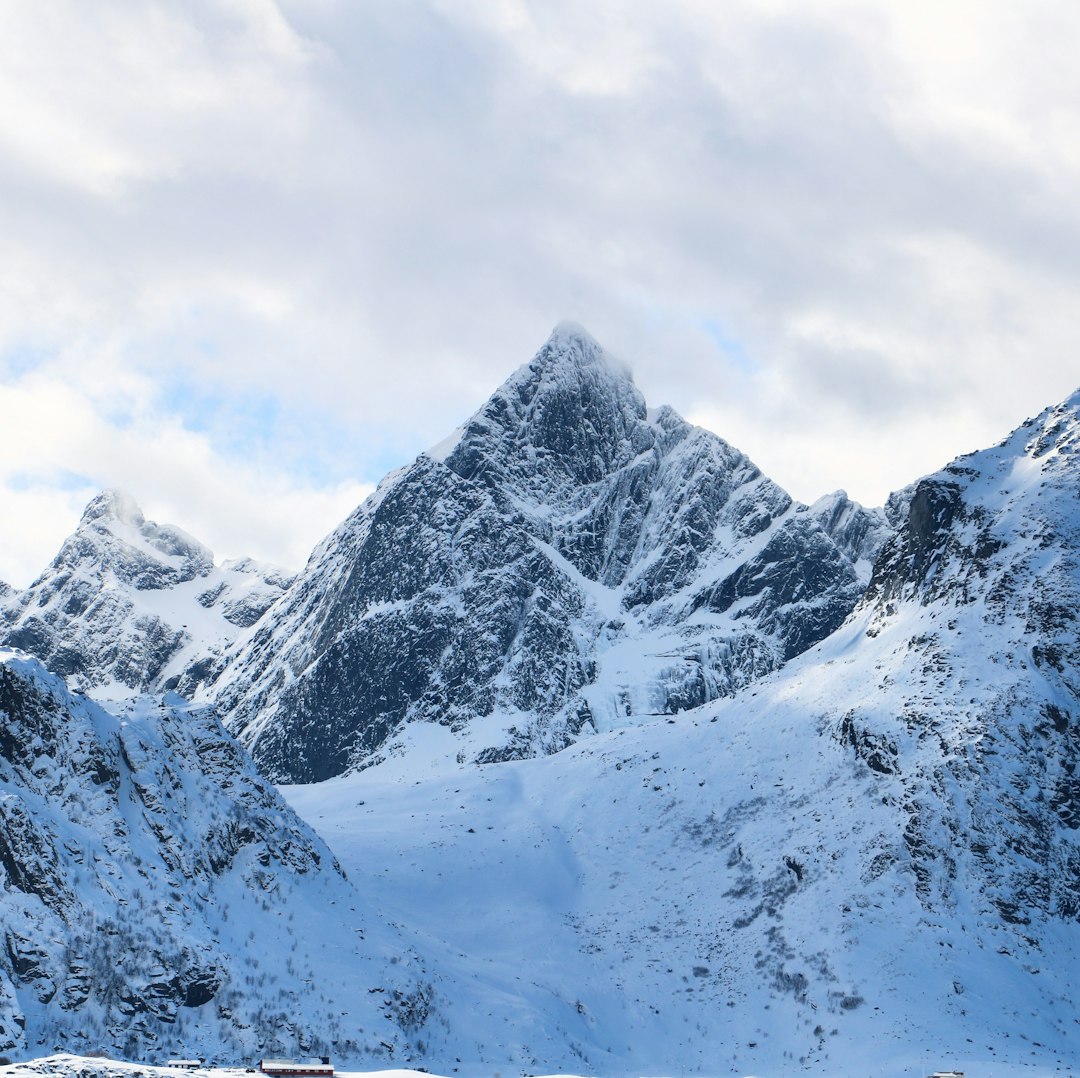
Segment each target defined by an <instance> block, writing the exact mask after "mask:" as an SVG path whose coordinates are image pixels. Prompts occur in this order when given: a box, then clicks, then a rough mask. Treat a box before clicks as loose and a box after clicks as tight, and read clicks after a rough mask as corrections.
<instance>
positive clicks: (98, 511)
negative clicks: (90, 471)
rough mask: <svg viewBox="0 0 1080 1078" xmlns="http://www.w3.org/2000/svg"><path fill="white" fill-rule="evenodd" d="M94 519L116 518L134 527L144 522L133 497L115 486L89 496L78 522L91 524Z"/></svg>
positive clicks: (139, 526)
mask: <svg viewBox="0 0 1080 1078" xmlns="http://www.w3.org/2000/svg"><path fill="white" fill-rule="evenodd" d="M95 520H116V521H119V522H120V523H122V524H130V525H132V526H133V527H136V528H141V527H142V526H143V524H145V523H146V518H145V517H144V516H143V512H142V509H140V508H139V505H138V503H137V502H136V501H135V499H134V498H133V497H132V496H131V495H130V494H128V492H127V491H126V490H119V489H118V488H115V487H113V488H110V489H108V490H103V491H102V492H101V493H100V494H98V495H96V496H95V497H93V498H91V499H90V502H89V504H88V505H87V506H86V508H85V509H84V510H83V514H82V519H81V520H80V521H79V523H80V525H82V524H91V523H93V522H94V521H95Z"/></svg>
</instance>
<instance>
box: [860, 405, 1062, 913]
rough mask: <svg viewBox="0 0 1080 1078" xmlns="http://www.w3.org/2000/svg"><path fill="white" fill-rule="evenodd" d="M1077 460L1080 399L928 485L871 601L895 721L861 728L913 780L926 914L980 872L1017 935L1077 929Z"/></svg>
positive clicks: (890, 548)
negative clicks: (953, 842) (957, 846)
mask: <svg viewBox="0 0 1080 1078" xmlns="http://www.w3.org/2000/svg"><path fill="white" fill-rule="evenodd" d="M1078 453H1080V393H1078V394H1075V395H1073V396H1072V397H1070V398H1069V399H1068V400H1066V401H1065V402H1063V403H1062V404H1060V405H1058V406H1057V407H1054V408H1050V409H1048V410H1047V411H1046V412H1044V413H1043V414H1042V415H1040V416H1038V417H1037V418H1035V419H1033V420H1029V421H1028V422H1027V423H1025V424H1024V425H1022V426H1021V427H1019V428H1018V429H1017V430H1016V431H1014V432H1013V433H1012V434H1011V435H1010V436H1009V437H1008V438H1006V439H1005V441H1003V442H1002V443H1001V444H1000V445H999V446H997V447H995V448H993V449H988V450H985V451H982V452H979V453H974V454H971V455H970V456H966V457H961V458H960V459H958V460H957V461H955V462H954V463H952V464H951V465H949V466H948V467H947V468H945V469H943V470H942V471H941V472H939V473H937V474H936V475H933V476H930V477H928V478H926V479H924V480H922V481H921V482H919V483H918V484H916V485H915V487H914V488H913V491H912V495H911V498H910V501H909V504H908V512H907V516H906V518H905V519H904V521H903V522H902V524H901V526H900V528H899V530H898V532H897V534H896V535H895V537H894V538H893V539H892V540H890V542H889V543H888V544H887V545H886V546H885V548H884V550H883V551H882V555H881V557H880V558H879V560H878V562H877V565H876V566H875V569H874V575H873V578H872V580H871V582H870V586H869V588H868V591H867V595H866V600H865V603H866V611H867V615H868V619H869V620H868V630H867V631H868V633H869V634H870V635H871V637H873V638H875V643H876V645H877V647H878V648H879V649H880V648H884V647H890V646H891V647H892V648H893V649H894V652H893V657H892V658H891V659H890V661H891V662H892V663H897V662H898V661H897V659H896V658H895V656H896V655H897V654H899V653H900V651H901V644H902V645H903V652H904V653H906V654H905V658H904V661H903V662H902V663H898V665H899V670H898V671H897V672H896V673H893V674H891V675H890V679H889V680H890V682H895V686H894V687H892V688H890V689H889V695H890V696H891V697H892V698H893V701H894V702H895V706H894V708H893V710H892V714H891V715H890V716H889V717H885V716H882V715H880V714H878V715H874V716H872V717H868V718H867V719H866V720H863V719H861V718H860V714H859V712H858V711H856V712H855V713H853V714H852V716H851V718H850V721H849V723H848V725H849V728H850V729H851V731H852V737H853V744H854V745H855V747H856V750H857V751H858V749H859V741H858V738H860V737H861V738H862V743H863V744H867V743H869V742H873V743H875V744H876V745H878V746H880V747H881V748H884V749H885V750H886V751H885V754H884V756H883V757H882V759H883V762H884V763H885V764H887V766H890V767H891V768H892V769H894V770H896V771H897V773H899V774H901V775H902V776H903V777H904V781H905V784H906V787H907V794H906V796H907V801H906V808H907V811H908V813H909V822H908V827H907V831H906V835H905V838H906V841H907V842H908V845H909V847H910V849H911V851H912V856H913V857H914V859H915V863H916V868H917V871H918V874H919V884H920V889H921V891H922V892H923V893H924V894H925V896H926V898H927V901H933V900H935V898H936V900H937V901H947V900H948V897H949V895H950V894H951V893H952V891H953V890H954V889H955V888H956V886H957V883H956V881H957V879H958V877H959V876H960V875H961V874H963V873H965V872H966V873H971V874H973V875H975V876H977V877H978V878H980V879H982V880H984V881H985V886H986V894H987V895H988V896H989V897H990V899H991V901H992V903H993V905H994V907H995V908H996V910H997V912H998V914H999V915H1000V917H1001V918H1002V919H1003V920H1005V921H1007V922H1013V923H1017V924H1027V923H1029V922H1030V921H1031V920H1032V919H1039V918H1042V917H1047V916H1049V917H1061V918H1066V919H1072V920H1078V919H1080V900H1078V899H1077V895H1078V894H1080V778H1078V773H1080V676H1078V673H1077V671H1080V633H1078V631H1077V617H1078V611H1080V560H1078V555H1077V551H1080V510H1078V506H1077V490H1078V489H1080V456H1078ZM868 739H869V740H868ZM958 823H959V826H960V828H961V829H962V833H963V848H962V849H961V850H950V849H949V844H948V836H949V834H950V832H951V833H954V834H955V833H956V828H957V825H958Z"/></svg>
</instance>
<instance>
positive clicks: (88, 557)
mask: <svg viewBox="0 0 1080 1078" xmlns="http://www.w3.org/2000/svg"><path fill="white" fill-rule="evenodd" d="M91 534H93V535H97V536H111V537H112V538H113V539H115V540H116V541H117V543H116V544H113V545H107V546H104V547H103V546H101V545H100V544H99V543H96V542H94V543H90V544H87V543H86V542H76V543H75V549H74V551H73V552H72V553H74V554H75V555H76V556H77V557H78V558H79V560H82V561H99V562H101V563H102V567H105V565H109V566H111V567H112V568H113V569H114V570H116V571H119V572H121V573H123V572H124V571H125V570H126V569H127V567H128V565H129V564H139V565H142V568H141V569H136V570H135V571H136V572H137V573H141V574H142V575H140V577H139V579H140V581H141V583H142V585H143V586H149V587H153V586H154V579H155V574H154V573H152V572H151V573H149V574H146V573H145V572H144V571H143V570H144V569H145V566H144V565H143V564H142V563H144V562H145V560H146V558H149V559H150V560H151V561H152V562H161V563H163V564H170V559H171V560H172V562H171V564H172V567H173V568H177V570H178V571H179V572H180V574H181V575H182V576H184V577H185V578H189V577H190V575H198V576H205V575H206V573H208V572H209V571H210V569H211V568H212V567H213V564H214V553H213V551H212V550H210V548H209V547H207V546H204V545H203V544H202V543H200V542H199V541H198V540H197V539H195V538H194V537H192V536H191V535H189V534H188V533H187V532H185V531H184V530H183V529H182V528H178V527H176V525H174V524H158V523H156V522H155V521H152V520H147V519H146V517H145V516H144V515H143V511H142V509H141V508H140V507H139V504H138V503H137V502H136V501H135V499H134V498H133V497H132V496H131V495H130V494H128V493H127V492H126V491H122V490H117V489H110V490H104V491H102V492H101V493H100V494H98V495H97V496H96V497H94V498H93V499H91V501H90V503H89V504H88V505H87V507H86V509H85V510H83V514H82V518H81V519H80V521H79V526H78V528H77V529H76V531H75V534H74V535H73V536H72V539H71V540H69V543H70V542H72V540H77V539H78V538H79V537H85V536H87V535H91ZM176 559H179V560H181V561H183V562H186V563H190V568H186V567H185V568H180V567H178V566H176V565H175V560H176ZM167 575H168V574H167Z"/></svg>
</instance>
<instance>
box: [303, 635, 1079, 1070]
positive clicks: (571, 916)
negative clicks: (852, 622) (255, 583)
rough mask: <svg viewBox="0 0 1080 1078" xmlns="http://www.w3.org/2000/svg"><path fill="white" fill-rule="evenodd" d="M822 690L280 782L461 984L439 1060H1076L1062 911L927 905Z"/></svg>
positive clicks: (842, 1066)
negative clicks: (533, 749)
mask: <svg viewBox="0 0 1080 1078" xmlns="http://www.w3.org/2000/svg"><path fill="white" fill-rule="evenodd" d="M858 631H859V630H858V627H853V628H852V630H851V633H852V634H855V633H857V632H858ZM852 639H853V635H851V636H849V637H848V638H846V639H841V640H837V641H835V642H834V643H835V647H836V649H837V650H836V655H840V654H842V653H843V650H844V648H845V646H850V645H851V642H852ZM825 661H828V659H825ZM806 677H807V679H808V680H810V681H812V680H813V679H814V677H815V675H814V674H813V673H808V674H807V675H806ZM815 710H816V709H815V708H813V707H807V706H806V704H805V703H804V702H802V701H801V700H800V697H799V694H797V693H794V692H791V693H789V691H788V690H787V689H785V688H784V687H783V685H781V684H780V683H779V682H777V683H775V684H773V685H771V687H770V695H769V696H768V697H767V698H762V699H761V700H760V701H759V699H755V698H745V699H741V700H738V701H735V702H732V703H730V704H728V705H726V706H721V707H718V708H713V709H712V710H711V712H710V710H709V709H699V710H698V711H697V712H694V713H691V714H688V715H686V716H682V717H679V718H677V719H675V720H673V721H671V722H665V723H663V724H660V725H656V726H649V727H637V728H630V729H625V730H621V731H618V732H613V733H610V734H606V735H601V736H598V737H596V738H593V739H590V740H589V741H588V742H586V743H583V744H581V745H578V746H575V747H574V748H571V749H568V750H566V751H564V752H563V753H561V754H559V755H558V756H555V757H551V758H547V759H540V760H530V761H521V762H510V763H504V764H498V765H490V766H487V767H483V768H475V767H462V768H460V769H456V770H453V771H451V772H449V773H447V772H441V773H440V772H434V773H429V774H426V775H423V776H422V777H419V778H417V777H416V776H415V772H414V771H413V769H412V768H411V767H410V766H408V765H407V764H402V765H401V766H395V762H394V761H391V762H388V763H387V764H384V765H382V766H380V767H376V768H372V769H370V770H368V771H365V772H362V773H360V774H356V775H352V776H347V777H345V778H341V779H336V780H332V781H330V782H327V783H323V784H319V785H314V786H306V787H292V788H286V789H285V790H284V792H285V794H286V796H287V798H288V799H289V801H290V802H291V803H292V805H293V806H294V807H295V808H296V809H297V811H298V812H299V813H300V814H301V815H302V816H304V817H305V818H306V819H308V820H309V821H310V822H311V823H312V824H313V826H315V827H316V829H317V830H319V831H320V833H321V834H322V836H323V838H324V839H325V840H326V841H327V843H328V844H329V845H330V846H331V848H332V849H334V851H335V853H336V854H337V856H338V857H339V858H340V859H341V860H342V862H343V863H344V864H345V866H346V867H347V870H348V871H349V873H350V875H351V876H352V877H353V878H354V879H364V880H365V881H366V894H367V896H368V898H369V900H370V901H371V902H372V903H373V905H374V908H376V909H378V910H384V911H386V912H387V915H388V916H392V917H393V918H394V919H395V920H396V921H397V922H398V923H399V924H400V925H401V927H402V930H403V931H404V932H406V933H407V934H409V935H411V937H412V938H413V939H415V941H416V942H415V946H416V947H417V948H418V949H422V950H423V952H424V953H425V955H426V956H427V957H428V961H429V962H431V963H432V964H433V966H434V968H437V969H439V970H440V973H441V974H442V976H443V978H444V981H445V982H446V983H452V984H456V985H457V988H456V989H455V994H454V996H453V998H449V999H446V1000H444V1001H443V1007H444V1011H443V1013H444V1015H445V1017H446V1019H447V1027H446V1029H445V1030H444V1031H442V1032H441V1033H440V1032H438V1031H434V1030H432V1031H430V1035H429V1044H430V1051H431V1062H432V1066H433V1067H435V1068H438V1067H440V1066H441V1067H444V1068H445V1066H446V1064H445V1062H444V1061H445V1060H448V1059H456V1058H461V1059H462V1060H463V1063H462V1065H461V1068H460V1073H463V1074H476V1073H487V1071H488V1070H492V1069H499V1068H508V1067H520V1068H522V1069H523V1070H524V1071H525V1072H527V1073H528V1072H535V1071H536V1070H538V1069H546V1070H559V1069H580V1070H583V1071H584V1072H585V1073H589V1074H600V1075H629V1074H650V1073H655V1074H661V1073H669V1074H670V1073H686V1074H700V1075H710V1074H745V1073H758V1074H781V1073H784V1072H785V1071H787V1072H789V1073H797V1072H800V1071H802V1072H806V1073H816V1074H835V1075H852V1074H858V1073H865V1074H875V1075H886V1074H889V1075H892V1074H895V1075H901V1074H905V1075H907V1074H913V1073H918V1071H919V1069H920V1068H923V1069H922V1071H921V1073H923V1074H928V1073H930V1071H932V1070H933V1069H935V1068H936V1067H955V1068H957V1069H966V1070H967V1072H968V1073H969V1074H977V1073H989V1072H988V1071H987V1070H986V1067H987V1061H992V1062H990V1064H989V1065H990V1069H991V1070H992V1071H993V1073H995V1074H1001V1073H1005V1066H1004V1065H1005V1064H1007V1063H1009V1064H1014V1065H1016V1066H1019V1065H1028V1064H1030V1065H1032V1066H1034V1067H1035V1068H1036V1070H1035V1073H1047V1074H1052V1073H1056V1070H1055V1068H1059V1067H1060V1068H1064V1070H1063V1071H1062V1073H1065V1072H1067V1071H1068V1068H1069V1066H1070V1065H1073V1066H1075V1065H1077V1064H1078V1063H1080V1056H1078V1054H1077V1050H1076V1047H1075V1045H1076V1042H1077V1036H1078V1033H1080V1030H1078V1027H1077V1025H1076V1004H1077V999H1076V987H1075V982H1074V974H1075V970H1076V968H1077V959H1078V958H1080V954H1078V952H1077V947H1076V935H1077V934H1076V931H1075V925H1071V926H1061V927H1060V929H1059V930H1057V931H1054V930H1053V928H1052V927H1045V926H1040V928H1041V929H1042V928H1043V927H1045V930H1046V935H1045V936H1044V937H1043V938H1044V940H1045V941H1046V942H1045V947H1046V950H1045V952H1042V951H1040V950H1039V948H1038V947H1034V948H1033V947H1029V946H1026V945H1025V944H1024V942H1023V939H1022V933H1017V932H1015V931H1010V930H1009V928H1008V926H1003V925H1002V924H1001V923H1000V921H999V920H998V919H997V918H993V917H989V916H988V915H987V914H986V912H985V911H982V910H979V909H978V903H977V901H976V898H975V896H972V895H970V894H965V893H963V892H962V891H961V893H959V894H958V895H957V896H956V898H955V900H954V902H953V904H952V905H951V906H948V907H943V908H941V909H936V910H931V909H928V908H927V907H926V906H924V905H923V904H922V903H921V902H920V900H919V896H918V895H917V893H916V887H915V882H916V877H915V873H914V870H913V867H912V863H911V858H910V856H909V855H908V853H907V852H906V849H905V844H904V829H905V826H906V822H907V821H906V817H905V814H904V813H903V812H902V811H901V809H900V807H899V806H898V805H897V804H896V800H895V798H896V785H897V784H896V780H895V779H891V778H889V777H886V776H882V775H879V774H877V773H875V772H874V771H872V770H871V769H870V768H868V767H866V766H865V764H863V763H862V762H861V761H860V760H858V759H856V758H855V757H853V755H852V754H851V753H850V751H849V750H847V748H846V746H844V745H842V744H841V742H840V741H839V739H837V738H834V737H830V736H829V734H828V731H827V729H826V726H827V719H826V718H825V717H824V716H823V715H820V714H818V715H815ZM474 1045H475V1046H476V1048H475V1051H476V1052H477V1054H476V1055H470V1054H469V1052H470V1048H472V1046H474ZM978 1061H983V1062H982V1063H979V1062H978ZM1040 1068H1041V1069H1040ZM450 1069H452V1068H450Z"/></svg>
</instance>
